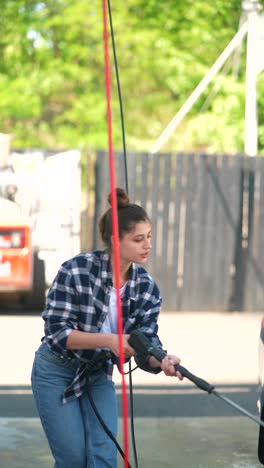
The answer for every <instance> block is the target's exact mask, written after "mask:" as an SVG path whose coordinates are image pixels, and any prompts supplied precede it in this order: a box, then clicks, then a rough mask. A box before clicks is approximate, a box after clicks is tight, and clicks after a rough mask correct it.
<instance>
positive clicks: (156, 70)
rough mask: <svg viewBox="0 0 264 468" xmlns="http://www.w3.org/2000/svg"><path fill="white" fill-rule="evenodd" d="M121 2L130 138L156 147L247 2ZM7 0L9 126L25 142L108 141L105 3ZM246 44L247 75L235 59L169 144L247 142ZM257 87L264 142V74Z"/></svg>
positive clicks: (0, 126) (117, 6)
mask: <svg viewBox="0 0 264 468" xmlns="http://www.w3.org/2000/svg"><path fill="white" fill-rule="evenodd" d="M112 3H113V5H112V17H113V24H114V31H115V42H116V49H117V59H118V64H119V73H120V80H121V89H122V97H123V106H124V115H125V129H126V140H127V146H128V149H130V148H131V149H140V150H149V149H150V147H151V146H152V144H153V142H154V141H155V140H156V139H157V138H158V136H159V135H160V133H161V132H162V131H163V129H164V128H165V126H166V125H167V124H168V122H169V121H170V120H171V119H172V117H173V116H174V115H175V114H176V112H177V111H178V110H179V109H180V107H181V106H182V104H183V103H184V102H185V101H186V99H187V98H188V96H189V95H190V93H191V92H192V91H193V89H194V88H195V86H196V85H197V84H198V83H199V81H200V80H201V79H202V77H203V76H204V74H205V73H206V72H207V71H208V69H209V68H210V67H211V66H212V64H213V63H214V61H215V60H216V59H217V57H218V56H219V54H220V53H221V52H222V51H223V49H224V48H225V46H226V45H227V44H228V43H229V41H230V40H231V38H232V37H233V36H234V34H235V33H236V31H237V29H238V24H239V19H240V15H241V5H240V2H239V1H237V0H230V1H228V2H226V1H224V0H215V1H214V2H204V0H196V1H195V2H194V1H193V0H177V2H175V0H167V1H166V2H161V1H158V0H148V1H147V2H146V1H145V0H127V1H126V2H124V1H122V0H115V2H112ZM261 3H262V4H263V5H264V1H262V2H261ZM0 7H1V17H0V27H1V37H0V54H1V62H0V132H5V133H10V134H11V135H12V136H13V141H12V144H13V146H14V147H20V148H23V147H35V146H37V147H43V148H65V147H78V148H81V149H85V150H86V149H87V148H106V147H107V124H106V99H105V85H104V48H103V32H102V4H101V1H96V0H89V1H87V0H45V1H42V2H40V1H34V0H27V1H22V0H0ZM110 44H111V42H110ZM244 49H245V47H244V48H243V51H242V52H243V53H242V54H241V61H240V68H239V73H238V76H237V77H232V74H231V71H232V63H233V62H232V60H231V61H230V62H229V65H230V70H229V73H227V72H222V73H221V74H219V75H218V77H217V78H215V80H214V82H213V83H212V84H211V85H210V86H209V87H208V89H207V90H206V91H205V92H204V93H203V95H202V96H201V97H200V99H199V100H198V101H197V103H196V104H195V105H194V107H193V109H192V110H191V111H190V113H189V114H188V116H187V117H186V118H185V120H184V121H183V122H182V124H181V125H180V127H179V128H178V129H177V131H176V132H175V134H174V135H173V136H172V137H171V138H170V140H169V141H168V143H167V144H166V147H165V148H164V149H169V150H181V151H184V150H186V151H187V150H188V151H195V150H200V149H203V150H208V151H215V152H226V153H229V152H232V153H234V152H238V151H242V150H243V133H244V100H245V99H244V94H245V88H244V86H245V50H244ZM111 65H112V116H113V136H114V145H115V147H116V148H121V147H122V134H121V125H120V111H119V103H118V94H117V86H116V81H115V72H114V66H113V57H112V54H111ZM258 86H259V102H258V105H259V117H260V118H259V144H260V149H261V150H263V149H264V122H263V118H261V116H262V114H263V111H264V99H263V95H264V94H263V92H262V91H263V90H264V89H263V88H264V83H263V75H259V85H258Z"/></svg>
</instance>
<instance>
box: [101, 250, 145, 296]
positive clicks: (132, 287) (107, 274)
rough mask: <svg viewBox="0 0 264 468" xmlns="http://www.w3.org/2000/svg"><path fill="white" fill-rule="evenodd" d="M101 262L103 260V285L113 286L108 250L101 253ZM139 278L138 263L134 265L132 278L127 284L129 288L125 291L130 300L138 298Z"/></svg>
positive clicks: (132, 266)
mask: <svg viewBox="0 0 264 468" xmlns="http://www.w3.org/2000/svg"><path fill="white" fill-rule="evenodd" d="M101 260H102V269H101V279H102V283H104V284H110V285H113V281H112V271H111V263H110V255H109V251H108V250H107V249H106V250H103V251H102V252H101ZM137 276H138V267H137V265H136V263H132V265H131V272H130V278H129V280H128V282H127V287H126V288H125V291H124V296H126V297H128V298H130V299H134V298H135V297H136V285H137Z"/></svg>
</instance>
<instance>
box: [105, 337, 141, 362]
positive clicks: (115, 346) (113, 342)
mask: <svg viewBox="0 0 264 468" xmlns="http://www.w3.org/2000/svg"><path fill="white" fill-rule="evenodd" d="M129 337H130V335H122V345H123V351H124V356H125V358H126V359H127V358H130V357H131V356H134V354H135V351H134V349H133V348H131V346H130V345H129V343H128V339H129ZM109 348H110V349H111V351H112V353H114V355H115V356H117V357H119V356H120V351H119V335H114V334H111V335H110V344H109Z"/></svg>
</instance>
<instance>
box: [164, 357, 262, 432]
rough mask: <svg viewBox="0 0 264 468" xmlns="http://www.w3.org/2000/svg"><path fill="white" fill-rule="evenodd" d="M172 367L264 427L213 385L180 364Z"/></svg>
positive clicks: (256, 418)
mask: <svg viewBox="0 0 264 468" xmlns="http://www.w3.org/2000/svg"><path fill="white" fill-rule="evenodd" d="M155 357H156V356H155ZM156 359H157V357H156ZM174 367H175V369H176V370H177V371H179V372H180V373H181V375H182V376H183V377H186V379H188V380H191V381H192V382H193V383H194V384H195V385H196V386H197V387H198V388H200V389H201V390H204V391H205V392H207V393H210V394H213V395H215V396H217V397H218V398H220V399H221V400H223V401H225V402H226V403H227V404H228V405H230V406H232V407H233V408H235V409H236V410H238V411H239V412H240V413H243V414H244V415H245V416H247V417H248V418H250V419H252V420H253V421H255V422H256V423H257V424H259V425H260V426H262V427H264V422H263V421H262V420H261V419H260V418H258V417H257V416H255V415H254V414H252V413H250V412H249V411H247V410H246V409H245V408H242V407H241V406H239V405H238V404H237V403H235V402H234V401H232V400H230V398H227V397H226V396H224V395H221V394H220V393H219V392H217V391H216V390H215V387H214V386H213V385H211V384H209V383H208V382H206V380H203V379H201V378H200V377H197V376H196V375H194V374H191V372H189V371H188V370H187V369H185V367H183V366H181V365H180V364H176V365H175V366H174Z"/></svg>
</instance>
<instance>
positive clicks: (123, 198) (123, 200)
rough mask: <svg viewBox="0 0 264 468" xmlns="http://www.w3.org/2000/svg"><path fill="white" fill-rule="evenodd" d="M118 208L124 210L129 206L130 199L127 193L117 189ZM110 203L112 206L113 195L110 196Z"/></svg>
mask: <svg viewBox="0 0 264 468" xmlns="http://www.w3.org/2000/svg"><path fill="white" fill-rule="evenodd" d="M116 198H117V208H124V207H125V206H127V205H129V201H130V200H129V197H128V194H127V193H126V191H125V190H124V189H122V188H119V187H117V188H116ZM108 202H109V204H110V205H111V204H112V203H111V193H109V195H108Z"/></svg>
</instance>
